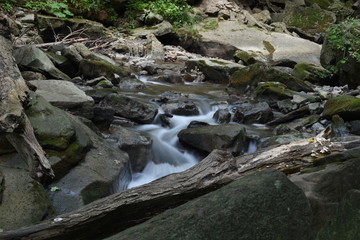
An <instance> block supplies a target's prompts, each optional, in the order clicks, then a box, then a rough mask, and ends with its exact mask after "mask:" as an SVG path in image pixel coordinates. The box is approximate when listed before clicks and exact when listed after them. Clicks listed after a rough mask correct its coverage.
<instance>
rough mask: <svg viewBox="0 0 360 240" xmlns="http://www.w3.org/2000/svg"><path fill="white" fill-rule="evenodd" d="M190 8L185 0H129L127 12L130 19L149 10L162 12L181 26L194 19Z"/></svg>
mask: <svg viewBox="0 0 360 240" xmlns="http://www.w3.org/2000/svg"><path fill="white" fill-rule="evenodd" d="M190 9H191V7H190V6H189V5H188V4H187V2H186V1H185V0H153V1H151V0H133V1H129V3H128V5H127V12H126V14H127V17H128V18H129V19H135V18H136V15H137V14H139V13H144V12H145V11H146V10H148V11H151V12H154V13H157V14H160V15H161V16H163V17H164V19H166V20H167V21H169V22H170V23H171V24H173V25H174V26H175V27H181V26H183V25H184V24H185V23H190V22H191V21H192V18H191V17H190V15H189V11H190Z"/></svg>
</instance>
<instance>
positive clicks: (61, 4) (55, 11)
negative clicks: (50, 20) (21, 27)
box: [23, 0, 74, 18]
mask: <svg viewBox="0 0 360 240" xmlns="http://www.w3.org/2000/svg"><path fill="white" fill-rule="evenodd" d="M23 7H25V8H28V9H32V10H41V11H44V12H47V13H49V14H52V15H54V16H56V17H60V18H66V17H71V16H74V14H73V13H72V12H70V11H69V8H68V5H67V3H66V0H63V1H32V0H28V1H26V2H25V3H24V5H23Z"/></svg>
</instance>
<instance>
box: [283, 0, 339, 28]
mask: <svg viewBox="0 0 360 240" xmlns="http://www.w3.org/2000/svg"><path fill="white" fill-rule="evenodd" d="M284 13H285V17H284V20H283V21H284V22H285V23H286V24H287V25H288V26H289V27H295V28H300V29H301V30H302V31H304V32H307V33H322V32H325V30H326V28H327V27H329V26H330V25H331V24H333V23H335V21H336V17H335V14H334V13H332V12H330V11H326V10H323V9H321V8H315V7H303V6H298V5H296V4H293V3H291V2H287V4H286V6H285V10H284Z"/></svg>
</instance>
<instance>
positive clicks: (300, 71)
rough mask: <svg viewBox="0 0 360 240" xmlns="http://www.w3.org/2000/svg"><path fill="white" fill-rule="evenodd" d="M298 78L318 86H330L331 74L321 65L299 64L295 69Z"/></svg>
mask: <svg viewBox="0 0 360 240" xmlns="http://www.w3.org/2000/svg"><path fill="white" fill-rule="evenodd" d="M294 74H295V76H296V77H298V78H300V79H302V80H304V81H309V82H312V83H317V84H325V83H326V84H329V81H330V78H331V76H332V74H331V72H330V71H329V70H327V69H325V68H323V67H322V66H320V65H315V64H311V63H298V64H296V65H295V67H294Z"/></svg>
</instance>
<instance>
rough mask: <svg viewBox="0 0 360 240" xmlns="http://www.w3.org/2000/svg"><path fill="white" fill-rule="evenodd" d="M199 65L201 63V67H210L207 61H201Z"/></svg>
mask: <svg viewBox="0 0 360 240" xmlns="http://www.w3.org/2000/svg"><path fill="white" fill-rule="evenodd" d="M198 63H199V65H200V66H201V67H207V66H209V65H207V63H206V62H205V60H199V61H198Z"/></svg>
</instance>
